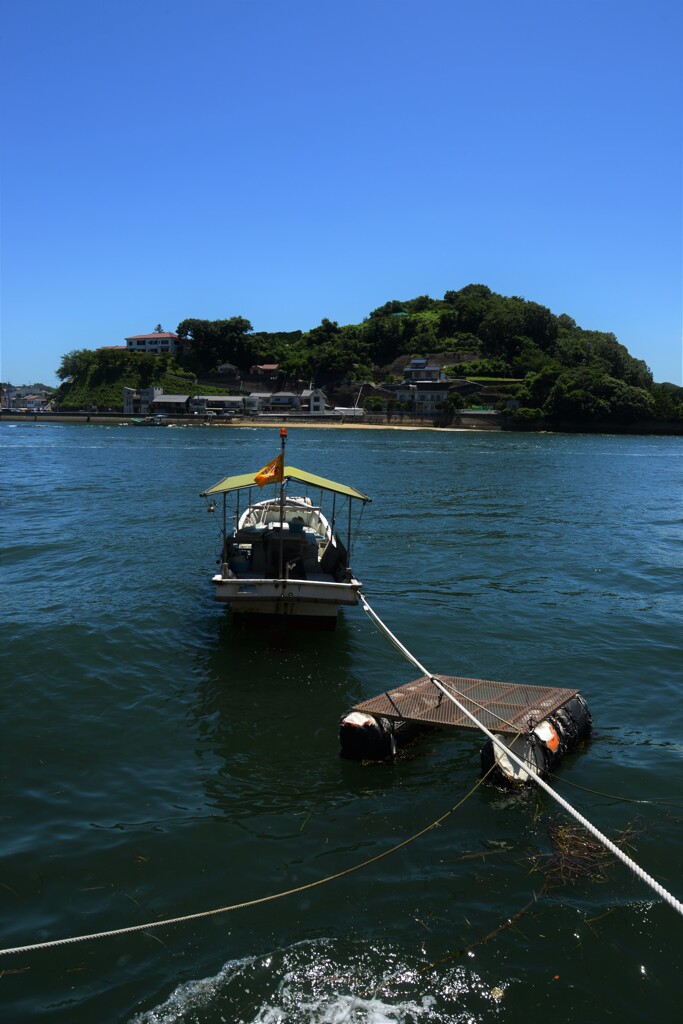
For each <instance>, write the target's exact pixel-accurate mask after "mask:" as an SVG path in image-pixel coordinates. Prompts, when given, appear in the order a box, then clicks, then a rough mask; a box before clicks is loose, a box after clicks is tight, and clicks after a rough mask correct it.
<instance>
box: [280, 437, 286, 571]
mask: <svg viewBox="0 0 683 1024" xmlns="http://www.w3.org/2000/svg"><path fill="white" fill-rule="evenodd" d="M280 443H281V445H282V453H281V458H282V474H281V477H280V579H284V549H285V531H284V528H283V525H284V521H285V444H286V443H287V428H286V427H280Z"/></svg>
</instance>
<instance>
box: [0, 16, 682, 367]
mask: <svg viewBox="0 0 683 1024" xmlns="http://www.w3.org/2000/svg"><path fill="white" fill-rule="evenodd" d="M682 29H683V5H682V4H681V3H680V0H642V2H635V0H591V2H586V0H575V2H572V3H565V2H562V0H557V2H556V0H542V2H541V0H476V2H475V0H392V2H388V0H344V2H341V0H329V2H325V0H289V2H284V0H260V2H257V0H193V2H192V3H190V2H187V0H184V2H180V0H135V2H131V0H115V2H114V0H100V2H99V3H93V2H92V0H87V2H84V0H5V2H4V14H3V39H4V41H3V43H2V50H1V51H0V64H1V66H2V71H1V74H2V93H3V98H4V114H3V128H2V138H1V141H2V154H3V156H2V222H1V225H2V235H1V243H2V251H1V255H2V282H1V283H2V295H1V298H2V306H1V316H2V321H1V326H2V341H1V349H0V355H1V362H0V379H2V380H5V381H7V380H9V381H11V382H12V383H13V384H22V383H35V382H36V381H43V382H44V383H48V384H51V383H55V382H56V378H55V377H54V371H55V370H56V368H57V367H58V366H59V364H60V362H61V358H62V355H63V354H64V353H66V352H68V351H71V350H72V349H79V348H97V347H99V346H101V345H116V344H123V339H124V338H125V337H126V336H127V335H131V334H140V333H146V332H148V331H151V330H153V328H154V326H155V325H156V324H157V323H159V322H160V323H161V324H162V325H163V326H164V328H165V329H166V330H175V328H176V327H177V325H178V323H179V322H180V321H181V320H183V319H185V318H186V317H200V318H207V319H218V318H224V317H230V316H237V315H239V316H244V317H246V318H247V319H249V320H250V321H251V322H252V324H253V326H254V329H255V330H294V329H297V328H299V329H302V330H306V329H309V328H311V327H313V326H315V325H316V324H317V323H319V322H320V320H321V319H322V318H323V317H329V318H330V319H332V320H337V321H338V322H339V323H352V322H353V323H355V322H358V321H360V320H362V319H363V318H364V317H365V316H367V314H368V313H369V312H370V310H372V309H374V308H375V307H377V306H379V305H382V304H383V303H384V302H386V301H388V300H389V299H394V298H399V299H401V298H403V299H406V298H413V297H415V296H417V295H421V294H429V295H431V296H433V297H435V298H440V297H441V296H443V294H444V292H445V291H447V290H449V289H458V288H461V287H463V286H464V285H466V284H469V283H484V284H487V285H489V287H491V288H492V289H493V290H494V291H497V292H500V293H502V294H504V295H520V296H523V297H524V298H527V299H530V300H533V301H536V302H540V303H542V304H544V305H547V306H548V307H549V308H550V309H551V310H552V311H553V312H554V313H557V314H559V313H568V314H569V315H570V316H572V317H573V318H574V319H575V320H576V321H577V323H578V324H580V325H581V326H582V327H585V328H590V329H594V330H602V331H613V332H614V333H615V334H616V335H617V337H618V339H619V341H620V342H622V344H624V345H626V347H627V348H628V349H629V351H630V352H631V354H632V355H634V356H636V357H637V358H640V359H644V360H645V361H646V362H647V364H648V365H649V366H650V368H651V369H652V371H653V373H654V376H655V380H670V381H673V382H674V383H678V384H680V383H681V317H682V300H681V280H682V231H683V221H682V201H681V193H682V186H681V181H682V173H681V172H682V164H681V136H682V120H681V64H682V61H681V57H682V52H681V51H682V48H681V39H682Z"/></svg>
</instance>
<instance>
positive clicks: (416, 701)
mask: <svg viewBox="0 0 683 1024" xmlns="http://www.w3.org/2000/svg"><path fill="white" fill-rule="evenodd" d="M436 678H437V679H438V680H439V681H440V682H441V683H442V684H443V686H445V687H446V689H447V690H449V691H450V692H451V693H452V694H453V696H454V697H457V699H458V700H459V701H460V703H461V704H462V705H463V707H466V708H467V710H468V711H470V712H471V713H472V714H473V715H476V717H477V718H478V719H479V721H480V722H481V723H482V725H485V726H486V728H487V729H489V730H490V731H491V732H496V733H504V734H505V733H506V734H509V735H513V736H515V735H517V733H519V732H523V733H524V732H526V731H527V730H528V729H529V728H530V727H532V728H533V726H534V725H537V724H538V723H539V722H541V721H542V720H543V719H544V718H547V717H548V715H552V714H553V712H554V711H557V709H558V708H560V707H562V705H563V704H566V703H567V701H569V700H571V699H572V698H573V697H575V696H576V695H577V693H578V692H579V691H578V690H577V689H557V688H555V687H551V686H525V685H524V684H522V683H497V682H492V681H491V680H488V679H466V678H463V677H461V676H441V675H437V676H436ZM353 710H354V711H360V712H363V713H365V714H366V715H374V716H375V717H379V716H384V717H385V718H391V719H403V720H404V721H408V722H419V723H421V724H423V725H446V726H454V727H457V728H462V729H476V728H477V727H476V725H474V723H473V722H471V721H470V719H469V718H467V716H466V715H464V714H463V713H462V711H460V709H459V708H457V707H456V706H455V704H453V702H452V701H450V700H448V698H447V697H446V696H445V695H444V694H443V693H442V692H441V691H440V690H438V689H437V687H436V686H434V685H433V683H431V682H430V680H429V679H428V677H427V676H421V677H420V679H415V680H414V681H413V682H411V683H406V684H405V685H404V686H398V687H396V689H394V690H387V691H386V692H385V693H382V694H380V695H379V696H378V697H373V698H371V699H370V700H366V701H363V702H362V703H361V704H356V705H355V706H354V708H353Z"/></svg>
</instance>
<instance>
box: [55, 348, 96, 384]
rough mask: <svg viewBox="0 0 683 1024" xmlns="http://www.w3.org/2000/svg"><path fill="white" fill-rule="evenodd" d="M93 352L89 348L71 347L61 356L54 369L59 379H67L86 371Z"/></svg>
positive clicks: (90, 362) (92, 357) (93, 355)
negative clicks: (59, 363)
mask: <svg viewBox="0 0 683 1024" xmlns="http://www.w3.org/2000/svg"><path fill="white" fill-rule="evenodd" d="M94 357H95V353H94V351H93V350H92V349H90V348H79V349H73V351H71V352H67V354H66V355H65V356H62V362H61V365H60V367H59V369H58V370H57V371H56V372H57V376H58V377H59V379H60V380H69V379H71V378H73V377H78V376H79V375H81V374H85V373H86V372H87V369H88V367H89V366H90V365H91V364H92V362H93V359H94Z"/></svg>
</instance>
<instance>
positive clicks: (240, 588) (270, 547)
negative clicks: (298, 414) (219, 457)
mask: <svg viewBox="0 0 683 1024" xmlns="http://www.w3.org/2000/svg"><path fill="white" fill-rule="evenodd" d="M280 438H281V446H282V450H281V452H280V454H279V455H278V456H276V458H274V459H273V460H271V462H269V463H267V465H265V466H264V467H263V469H261V470H259V471H258V472H257V473H245V474H242V475H240V476H229V477H226V478H225V479H223V480H220V481H219V482H218V483H217V484H215V485H214V486H213V487H210V488H209V489H208V490H206V491H204V492H203V494H202V497H206V498H208V499H209V500H210V502H211V504H210V505H209V508H210V509H211V510H215V509H216V499H217V498H218V497H219V496H222V499H223V526H222V544H221V558H220V563H219V564H220V571H219V572H218V573H216V574H215V575H214V576H213V584H214V587H215V593H214V599H215V600H216V601H219V602H222V603H224V604H227V605H229V606H230V608H231V611H232V614H233V617H234V618H235V619H236V620H237V621H239V622H241V623H244V624H255V625H277V626H292V627H301V626H303V627H309V628H322V629H334V628H335V626H336V623H337V614H338V611H339V609H340V608H341V607H342V606H344V605H347V606H348V605H355V604H357V602H358V591H359V590H360V588H361V586H362V584H361V582H360V581H359V580H358V579H356V577H355V575H354V573H353V570H352V569H351V566H350V550H351V534H352V508H353V506H354V504H360V507H361V510H362V508H363V506H364V505H365V504H366V503H367V502H369V501H370V499H369V498H368V497H367V495H365V494H363V493H361V491H358V490H356V489H355V488H354V487H350V486H348V485H346V484H339V483H336V482H335V481H334V480H328V479H327V478H325V477H321V476H318V475H316V474H313V473H308V472H306V471H305V470H301V469H297V468H296V467H295V466H288V465H285V444H286V439H287V431H286V430H285V428H284V427H283V428H282V430H281V431H280ZM270 484H273V485H275V490H274V492H273V494H272V496H271V497H268V498H263V497H261V494H262V489H263V488H266V487H267V486H268V485H270ZM293 485H303V486H302V487H301V490H300V489H299V487H293ZM255 491H256V492H257V493H256V494H255V493H254V492H255ZM245 494H246V503H245V505H244V506H243V507H241V506H240V501H241V498H242V497H243V496H244V495H245ZM312 495H313V496H312ZM229 496H234V498H235V508H234V512H233V514H232V517H231V518H232V522H233V523H234V527H232V528H231V529H229V528H228V522H229V517H228V498H229ZM323 500H326V501H329V502H330V503H331V510H330V511H323ZM344 505H347V506H348V507H347V508H344ZM344 519H346V526H347V529H346V542H345V543H344V541H343V540H342V537H341V536H340V533H339V532H338V530H337V523H338V522H340V521H343V520H344Z"/></svg>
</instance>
